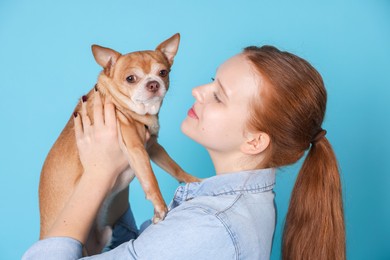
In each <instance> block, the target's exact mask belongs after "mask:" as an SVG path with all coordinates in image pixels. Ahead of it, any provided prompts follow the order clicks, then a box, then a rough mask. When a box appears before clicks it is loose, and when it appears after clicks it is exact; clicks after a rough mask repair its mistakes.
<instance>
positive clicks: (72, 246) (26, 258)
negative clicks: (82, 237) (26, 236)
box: [22, 237, 82, 260]
mask: <svg viewBox="0 0 390 260" xmlns="http://www.w3.org/2000/svg"><path fill="white" fill-rule="evenodd" d="M81 257H82V245H81V243H80V242H79V241H77V240H75V239H73V238H68V237H51V238H47V239H43V240H39V241H38V242H36V243H35V244H33V245H32V246H31V247H30V248H29V249H28V250H27V251H26V253H25V254H24V255H23V257H22V260H35V259H57V260H71V259H72V260H73V259H79V258H81Z"/></svg>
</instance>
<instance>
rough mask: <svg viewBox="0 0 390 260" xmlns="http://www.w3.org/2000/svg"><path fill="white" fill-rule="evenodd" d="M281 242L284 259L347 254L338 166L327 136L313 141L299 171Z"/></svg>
mask: <svg viewBox="0 0 390 260" xmlns="http://www.w3.org/2000/svg"><path fill="white" fill-rule="evenodd" d="M282 243H283V246H282V255H283V259H316V260H320V259H335V260H339V259H340V260H342V259H345V258H346V255H345V226H344V215H343V201H342V193H341V182H340V175H339V169H338V165H337V161H336V157H335V154H334V152H333V149H332V147H331V145H330V143H329V142H328V140H327V139H326V138H325V137H323V138H321V139H320V140H318V141H317V142H314V143H313V144H312V146H311V148H310V150H309V153H308V155H307V157H306V159H305V161H304V163H303V165H302V168H301V170H300V172H299V174H298V177H297V180H296V182H295V186H294V189H293V191H292V195H291V200H290V205H289V209H288V213H287V217H286V223H285V227H284V233H283V242H282Z"/></svg>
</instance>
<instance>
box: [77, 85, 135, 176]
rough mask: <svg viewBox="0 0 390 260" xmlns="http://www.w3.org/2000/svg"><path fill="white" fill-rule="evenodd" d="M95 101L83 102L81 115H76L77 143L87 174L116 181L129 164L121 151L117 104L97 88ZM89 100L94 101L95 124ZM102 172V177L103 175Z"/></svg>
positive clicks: (94, 96)
mask: <svg viewBox="0 0 390 260" xmlns="http://www.w3.org/2000/svg"><path fill="white" fill-rule="evenodd" d="M92 97H93V100H90V101H85V102H82V109H81V115H78V114H75V115H74V116H75V117H74V125H75V134H76V142H77V147H78V150H79V155H80V160H81V163H82V165H83V167H84V174H93V175H94V177H96V178H98V177H103V178H106V177H107V178H108V179H109V180H111V181H112V182H115V180H116V177H117V176H118V174H120V173H121V172H123V171H124V170H125V169H126V167H128V161H127V159H126V157H125V155H124V153H123V152H122V150H121V144H120V143H121V142H122V139H121V135H120V131H118V129H119V125H118V123H117V119H116V115H115V106H114V104H113V103H112V102H111V101H110V100H109V98H106V99H105V102H104V106H103V104H102V100H101V97H100V94H99V93H98V92H97V91H95V92H94V95H93V96H92ZM87 102H93V125H91V120H90V118H89V116H88V114H87ZM100 175H103V176H100Z"/></svg>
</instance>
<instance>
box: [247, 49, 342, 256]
mask: <svg viewBox="0 0 390 260" xmlns="http://www.w3.org/2000/svg"><path fill="white" fill-rule="evenodd" d="M244 54H245V55H246V56H247V58H248V60H249V61H250V62H251V63H252V64H253V65H254V67H255V68H256V69H257V71H258V74H259V75H260V76H261V80H260V82H261V84H259V91H258V94H257V95H254V96H253V98H252V100H251V103H250V105H251V109H250V114H249V119H248V129H251V130H254V131H261V132H265V133H267V134H268V135H269V136H270V138H271V142H270V144H269V146H268V148H267V151H265V154H264V159H263V160H262V161H261V163H260V165H259V167H282V166H285V165H290V164H293V163H295V162H297V161H298V160H299V159H300V158H301V157H302V156H303V155H304V154H305V151H306V150H308V149H309V152H308V154H307V157H306V159H305V161H304V163H303V166H302V169H301V170H300V172H299V174H298V177H297V180H296V182H295V186H294V189H293V192H292V195H291V201H290V205H289V209H288V213H287V217H286V223H285V227H284V233H283V247H282V255H283V259H285V260H287V259H294V260H295V259H309V260H312V259H315V260H321V259H326V260H327V259H332V260H334V259H335V260H339V259H345V257H346V255H345V227H344V215H343V201H342V195H341V183H340V175H339V169H338V165H337V161H336V157H335V154H334V152H333V149H332V147H331V145H330V143H329V142H328V140H327V139H326V137H325V134H326V131H325V130H323V129H322V128H321V125H322V123H323V120H324V116H325V110H326V101H327V93H326V89H325V86H324V82H323V80H322V77H321V75H320V74H319V73H318V71H317V70H316V69H315V68H313V66H311V65H310V64H309V63H308V62H307V61H306V60H304V59H302V58H300V57H298V56H296V55H294V54H291V53H288V52H283V51H280V50H278V49H277V48H275V47H273V46H262V47H254V46H250V47H247V48H245V49H244Z"/></svg>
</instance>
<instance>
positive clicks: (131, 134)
mask: <svg viewBox="0 0 390 260" xmlns="http://www.w3.org/2000/svg"><path fill="white" fill-rule="evenodd" d="M121 132H122V139H123V142H124V144H125V146H126V150H127V157H128V160H129V163H130V166H131V168H132V169H133V170H134V172H135V176H137V178H138V181H139V182H140V184H141V187H142V189H143V190H144V192H145V195H146V199H148V200H150V201H151V202H152V203H153V206H154V217H153V223H157V222H159V221H160V220H163V219H164V218H165V215H166V213H167V211H168V209H167V206H166V204H165V201H164V199H163V197H162V195H161V192H160V188H159V187H158V183H157V179H156V177H155V175H154V173H153V170H152V166H151V164H150V159H149V155H148V153H147V152H146V149H145V146H144V140H145V136H146V132H145V126H144V125H142V124H139V123H137V122H135V121H133V122H130V124H129V125H128V124H124V123H121Z"/></svg>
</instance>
